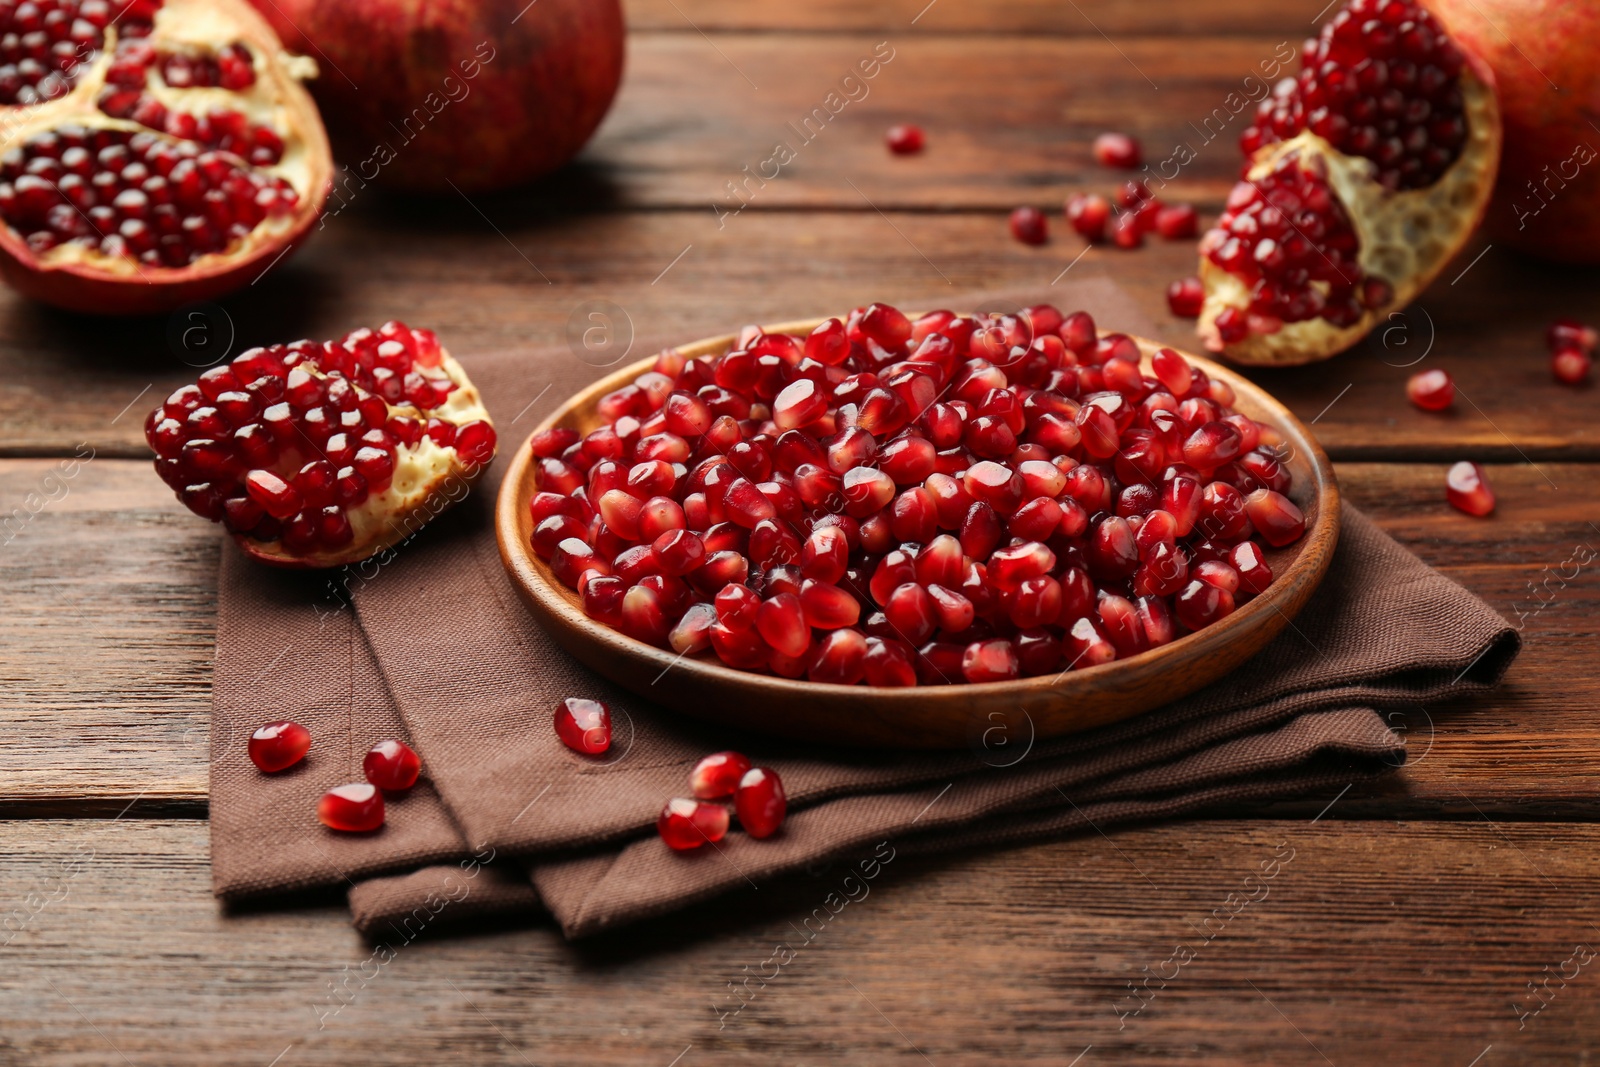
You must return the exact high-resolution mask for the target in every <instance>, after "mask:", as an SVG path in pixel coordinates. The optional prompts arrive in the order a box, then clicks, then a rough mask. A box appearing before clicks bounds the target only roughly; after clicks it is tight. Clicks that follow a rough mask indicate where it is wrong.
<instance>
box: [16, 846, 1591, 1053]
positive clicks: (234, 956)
mask: <svg viewBox="0 0 1600 1067" xmlns="http://www.w3.org/2000/svg"><path fill="white" fill-rule="evenodd" d="M0 846H3V847H0V872H3V873H0V885H3V886H4V887H5V899H4V902H3V906H4V907H5V908H6V909H7V912H8V913H11V914H14V915H20V916H21V918H20V919H19V918H16V917H13V918H12V919H11V920H10V925H11V927H12V928H13V929H14V933H11V932H8V934H7V937H9V939H10V943H9V944H7V945H6V946H5V948H4V949H3V951H4V953H5V957H4V958H5V961H6V966H5V967H4V968H0V991H3V996H0V1033H3V1035H4V1037H3V1039H0V1057H3V1062H7V1063H18V1064H21V1063H27V1064H30V1065H33V1064H37V1065H41V1067H43V1065H48V1067H58V1065H60V1067H65V1065H93V1067H102V1065H104V1064H107V1063H121V1062H127V1063H130V1064H139V1065H143V1064H162V1065H183V1064H197V1065H198V1064H204V1065H210V1064H216V1063H240V1064H256V1065H263V1064H267V1063H271V1062H274V1057H281V1058H280V1059H278V1060H277V1061H276V1062H278V1063H279V1064H281V1065H283V1067H299V1065H312V1064H342V1063H350V1062H362V1063H376V1064H400V1063H443V1062H455V1061H456V1060H458V1059H472V1060H474V1061H475V1062H476V1061H483V1062H495V1063H538V1064H541V1065H552V1067H554V1065H566V1064H612V1063H617V1064H621V1063H628V1064H639V1063H646V1064H663V1065H664V1064H668V1063H671V1062H674V1057H679V1059H678V1060H677V1061H676V1062H678V1063H681V1064H754V1063H776V1062H782V1063H797V1062H798V1063H821V1062H826V1063H838V1064H852V1065H853V1064H872V1065H877V1064H883V1063H891V1062H892V1063H907V1064H911V1063H924V1062H931V1063H937V1064H941V1065H946V1064H951V1065H966V1064H974V1065H975V1064H987V1063H994V1062H1004V1063H1018V1064H1046V1063H1048V1064H1054V1065H1062V1064H1067V1063H1070V1062H1072V1061H1073V1059H1074V1057H1077V1056H1080V1055H1081V1054H1083V1053H1084V1052H1085V1050H1086V1049H1090V1048H1091V1047H1092V1051H1089V1052H1088V1054H1087V1055H1085V1056H1084V1057H1083V1059H1082V1060H1081V1061H1080V1062H1081V1063H1082V1064H1084V1065H1088V1064H1093V1063H1130V1064H1131V1063H1139V1064H1148V1063H1163V1064H1202V1063H1205V1064H1209V1063H1219V1062H1226V1063H1238V1064H1274V1065H1276V1064H1283V1063H1320V1062H1323V1058H1324V1057H1325V1058H1326V1060H1327V1062H1330V1063H1337V1064H1352V1063H1371V1062H1391V1063H1405V1064H1415V1065H1419V1067H1431V1065H1434V1064H1438V1065H1442V1067H1443V1065H1447V1067H1464V1065H1466V1064H1468V1063H1471V1062H1473V1060H1474V1057H1479V1056H1484V1053H1485V1052H1486V1050H1489V1049H1491V1047H1492V1051H1491V1052H1489V1054H1488V1055H1487V1056H1484V1058H1483V1059H1482V1060H1481V1061H1480V1062H1482V1063H1485V1064H1492V1063H1514V1062H1524V1063H1525V1062H1550V1063H1555V1062H1564V1063H1571V1062H1578V1061H1581V1059H1582V1058H1583V1057H1584V1055H1585V1054H1586V1053H1587V1051H1588V1050H1589V1049H1591V1048H1592V1045H1593V1040H1594V1038H1593V1027H1592V1025H1591V1023H1592V1020H1593V1017H1594V1013H1595V1011H1596V1010H1597V1005H1600V999H1597V992H1596V987H1595V983H1596V978H1595V975H1594V973H1593V972H1594V967H1593V965H1592V962H1593V954H1594V952H1595V948H1594V945H1595V942H1596V938H1597V936H1600V935H1597V933H1596V928H1595V926H1594V925H1593V924H1592V922H1591V921H1590V919H1589V916H1588V913H1589V911H1590V910H1592V909H1591V904H1592V898H1593V894H1592V888H1593V886H1592V881H1593V872H1594V868H1595V864H1596V863H1597V862H1600V829H1597V828H1596V827H1593V826H1583V825H1574V824H1542V823H1484V822H1482V821H1481V820H1480V821H1472V822H1467V821H1463V822H1455V823H1421V824H1418V823H1399V824H1391V823H1370V824H1349V823H1344V824H1340V823H1336V822H1332V821H1329V820H1323V821H1322V822H1319V823H1316V824H1312V823H1311V822H1310V821H1309V820H1305V819H1302V820H1295V821H1292V822H1270V823H1253V824H1239V823H1218V822H1195V823H1187V824H1179V825H1174V826H1166V827H1154V828H1147V829H1138V830H1124V831H1114V832H1112V833H1111V834H1110V836H1109V838H1106V837H1100V836H1097V835H1093V834H1091V835H1088V836H1086V837H1082V838H1078V839H1076V840H1072V841H1064V842H1059V843H1054V844H1048V845H1039V846H1032V847H1026V848H1015V849H1007V850H1003V851H1000V852H995V853H968V854H965V855H962V856H954V857H939V858H932V859H927V860H919V859H916V858H913V857H911V856H908V855H907V856H901V855H897V856H896V857H895V858H894V859H893V860H892V861H891V862H890V863H889V864H888V865H887V866H883V867H880V868H879V869H878V872H879V873H878V876H877V878H876V879H874V880H873V881H871V882H868V883H862V882H860V881H859V880H857V881H853V882H850V883H846V882H845V876H846V875H847V874H848V873H849V872H850V870H851V869H852V867H853V858H851V859H846V860H845V861H844V862H841V863H837V864H833V865H826V866H820V867H819V868H818V869H817V870H816V871H815V872H813V874H812V875H811V876H809V877H808V876H806V875H800V876H797V877H795V878H793V879H790V880H788V881H784V882H777V883H770V884H764V885H762V886H760V888H759V891H758V892H745V893H742V894H738V895H734V896H731V897H727V898H724V899H722V900H719V901H716V902H714V903H712V904H710V905H706V906H702V907H699V908H696V909H693V910H691V911H689V912H687V913H685V914H683V915H681V916H677V917H674V918H673V919H672V920H671V921H667V922H659V923H656V924H654V925H651V926H647V927H645V928H643V929H638V930H632V929H630V930H627V931H624V932H621V933H619V934H618V935H616V936H615V937H614V938H612V939H610V940H607V941H602V942H598V943H592V944H582V945H577V946H573V945H567V944H565V943H563V942H561V941H560V939H559V937H558V936H557V935H556V934H555V933H554V932H553V931H552V930H551V929H549V928H548V927H546V926H543V925H538V924H535V925H532V926H525V927H523V928H520V929H510V930H507V929H500V928H496V929H490V930H485V931H483V932H479V933H475V934H468V935H466V936H456V937H445V938H441V937H436V936H430V935H428V934H425V935H424V936H423V937H422V938H421V939H418V940H415V941H413V942H411V943H405V942H403V941H401V940H400V938H399V937H398V936H397V937H396V938H395V941H394V944H393V945H392V946H390V948H389V951H388V953H387V954H380V955H375V954H374V953H375V950H374V949H373V948H372V947H370V946H367V945H365V944H362V943H361V942H360V941H359V940H358V939H357V937H356V936H355V935H354V934H353V932H352V931H351V930H350V929H349V928H348V926H347V925H346V922H347V919H346V916H345V914H344V912H343V909H342V908H340V907H338V906H337V905H334V904H329V905H326V906H315V907H309V908H304V909H301V910H294V911H288V912H276V913H275V912H254V913H249V914H244V915H239V916H226V915H224V914H222V913H220V912H219V909H218V907H217V905H216V903H215V902H214V901H213V900H212V898H211V896H210V893H209V879H208V873H207V869H206V868H207V863H206V828H205V826H204V824H201V823H195V822H176V823H171V822H148V821H136V820H131V819H125V820H123V821H121V822H119V823H113V824H107V823H81V822H67V823H60V822H51V821H34V822H23V823H8V824H4V825H0ZM891 847H892V846H891ZM64 865H65V866H64ZM845 889H848V890H849V891H850V892H851V893H852V894H853V895H854V896H855V897H856V898H857V900H856V901H855V902H853V903H849V904H844V905H839V904H835V905H834V906H835V907H837V908H839V909H840V910H839V913H838V914H837V915H832V914H831V913H830V912H829V911H828V909H827V905H826V904H825V903H824V902H825V901H827V900H829V899H830V898H829V894H830V893H831V894H837V895H836V896H834V897H833V898H831V899H832V900H834V901H838V900H840V899H842V898H843V895H844V890H845ZM30 895H31V896H32V898H33V903H32V904H30V903H28V898H29V897H30ZM41 902H42V904H41ZM448 916H449V913H448V912H444V913H441V916H440V920H441V921H443V920H446V919H448ZM808 916H814V917H813V918H812V919H811V922H810V924H809V926H808V927H804V928H803V927H802V925H801V924H802V923H803V922H804V921H805V920H806V919H807V917H808ZM823 917H826V918H825V919H824V918H823ZM0 921H6V920H4V919H0ZM805 929H810V930H813V931H815V932H814V933H812V934H811V941H810V943H809V944H802V941H803V940H804V938H805V933H804V930H805ZM779 944H786V945H789V946H790V947H791V948H797V949H798V951H797V952H795V953H794V955H793V958H792V959H788V960H787V962H785V963H784V964H783V965H781V966H780V965H779V964H778V963H777V962H776V959H775V952H776V950H777V949H776V946H778V945H779ZM1575 946H1582V947H1580V948H1578V949H1577V950H1576V951H1577V953H1578V955H1577V956H1576V958H1574V951H1575ZM1180 953H1181V954H1180ZM380 961H381V962H380ZM768 961H773V962H768ZM1179 961H1181V962H1179ZM1585 962H1587V963H1588V964H1589V965H1588V966H1584V963H1585ZM763 974H765V975H766V976H767V977H766V979H765V982H763V979H762V978H761V975H763ZM1558 974H1565V975H1567V976H1569V977H1568V980H1567V981H1566V982H1565V984H1564V985H1563V983H1562V980H1561V978H1560V977H1558ZM1147 976H1148V984H1146V982H1147ZM747 977H748V978H749V979H750V980H749V982H748V985H747V986H745V988H746V989H747V990H748V991H749V992H747V993H745V994H744V997H743V998H738V997H735V995H734V994H733V992H732V991H730V988H729V983H742V982H744V981H745V979H746V978H747ZM1547 977H1548V978H1549V982H1548V986H1546V985H1545V984H1544V982H1545V980H1546V978H1547ZM1530 982H1532V983H1537V990H1538V997H1539V998H1542V1000H1541V999H1536V996H1535V993H1534V992H1532V991H1530V988H1529V983H1530ZM1130 983H1134V984H1136V985H1137V986H1138V988H1139V991H1140V994H1141V996H1142V998H1143V999H1142V1000H1141V999H1138V998H1135V996H1134V994H1133V993H1131V992H1130V988H1129V984H1130ZM336 990H337V993H336V992H335V991H336ZM975 994H976V995H975ZM741 1003H744V1007H743V1008H742V1010H740V1011H738V1012H735V1011H734V1009H735V1008H736V1007H738V1006H739V1005H740V1004H741ZM1141 1004H1142V1008H1141V1010H1140V1011H1139V1012H1138V1014H1132V1011H1133V1009H1134V1008H1135V1007H1139V1006H1140V1005H1141ZM1534 1008H1540V1009H1541V1010H1539V1011H1538V1013H1537V1014H1534V1013H1533V1009H1534ZM336 1009H337V1010H336ZM719 1012H721V1013H724V1014H721V1015H720V1016H719ZM1122 1013H1127V1014H1122ZM1519 1025H1520V1027H1521V1028H1520V1029H1519Z"/></svg>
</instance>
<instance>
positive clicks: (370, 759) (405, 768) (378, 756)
mask: <svg viewBox="0 0 1600 1067" xmlns="http://www.w3.org/2000/svg"><path fill="white" fill-rule="evenodd" d="M361 771H362V773H363V774H365V775H366V776H367V781H369V782H371V783H372V784H373V785H375V786H377V787H378V788H379V789H386V790H389V791H391V792H395V793H398V792H402V791H404V790H407V789H410V788H411V787H412V786H414V785H416V784H417V776H418V775H419V774H421V773H422V757H420V756H418V755H417V753H416V751H415V750H414V749H412V747H411V746H410V745H408V744H406V743H405V742H404V741H392V740H391V741H379V742H378V743H377V744H376V745H373V746H372V748H370V749H369V750H368V751H367V754H366V756H365V757H364V758H363V759H362V761H361Z"/></svg>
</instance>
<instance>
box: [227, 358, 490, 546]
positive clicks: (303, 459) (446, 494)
mask: <svg viewBox="0 0 1600 1067" xmlns="http://www.w3.org/2000/svg"><path fill="white" fill-rule="evenodd" d="M300 366H302V367H304V368H305V369H306V370H307V371H308V372H310V373H311V374H312V375H313V376H314V377H317V378H320V379H322V380H324V381H327V380H328V379H329V376H328V375H326V374H324V373H322V371H321V369H320V368H313V367H311V366H308V365H306V364H300ZM414 369H415V370H416V371H417V372H418V373H420V374H422V375H423V377H425V378H429V379H432V380H439V379H442V378H446V377H448V378H449V379H450V380H451V381H453V382H455V383H456V388H455V389H452V390H451V391H450V395H449V396H448V397H446V398H445V402H444V403H443V404H440V405H439V406H438V407H435V408H428V409H426V410H424V409H421V408H418V407H417V406H416V405H415V404H411V403H405V402H402V403H399V404H390V405H389V418H394V417H395V416H397V415H407V416H410V417H411V418H420V419H421V420H422V421H423V422H427V420H428V419H430V418H436V419H443V420H445V421H446V422H451V423H454V424H455V425H456V426H457V427H460V426H464V425H466V424H467V423H469V422H476V421H482V422H486V423H489V425H491V426H493V425H494V422H493V420H492V419H490V418H489V412H488V410H487V409H486V408H485V407H484V406H483V399H482V398H481V397H480V396H479V395H478V390H477V387H476V386H474V385H473V384H472V380H471V379H469V378H468V377H467V372H466V371H465V370H464V369H462V366H461V364H459V363H457V362H456V361H455V360H454V359H453V358H451V356H450V353H449V352H446V351H444V350H443V349H441V350H440V358H439V366H438V367H436V368H429V367H424V366H423V365H422V364H421V363H418V364H417V365H416V366H415V368H414ZM350 384H352V385H355V386H356V388H357V389H360V390H361V393H362V394H363V395H368V396H370V395H376V394H373V393H370V392H369V391H368V390H367V389H365V388H362V387H361V386H360V385H357V384H356V383H355V382H354V381H352V382H351V383H350ZM321 458H322V455H321V453H319V452H316V451H314V450H313V451H307V452H303V453H302V452H300V451H299V450H298V449H297V450H295V451H294V452H292V453H291V452H286V453H285V454H284V455H283V456H280V457H279V458H278V461H277V462H275V463H274V464H273V465H272V466H271V467H270V468H268V469H270V470H272V471H273V472H274V473H276V474H278V475H279V476H281V477H282V478H283V479H284V480H285V481H289V482H292V481H293V480H294V474H295V472H296V471H297V470H299V469H300V467H301V466H303V465H304V464H306V463H308V462H310V461H312V460H315V459H321ZM486 467H488V464H487V463H484V464H482V465H480V466H469V465H468V464H467V463H465V462H463V461H462V459H461V456H460V455H459V454H458V453H457V452H456V450H455V449H454V448H445V447H443V446H441V445H439V444H437V443H436V442H435V441H434V440H433V439H432V438H430V437H428V436H427V435H426V434H424V435H423V436H422V439H421V440H419V441H418V442H417V443H416V444H415V445H406V444H404V443H397V444H396V446H395V453H394V478H393V480H391V481H390V483H389V487H388V488H387V489H385V490H384V491H383V492H381V493H369V494H368V496H367V499H366V500H364V501H362V502H361V503H360V504H358V505H357V506H355V507H353V508H347V509H345V517H346V518H347V519H348V520H349V522H350V532H351V533H352V535H353V537H352V540H351V541H350V543H349V544H348V545H345V546H343V547H341V548H338V549H331V550H330V549H316V550H313V551H309V552H293V551H291V550H289V549H287V548H285V547H284V546H283V543H282V542H281V541H258V540H256V539H255V538H253V537H250V536H249V535H248V534H238V533H236V534H234V535H233V539H234V540H235V541H237V542H238V544H239V547H240V548H242V549H244V551H245V552H246V553H247V554H248V555H250V556H253V557H254V558H256V559H258V560H261V561H262V562H264V563H272V564H276V565H278V566H284V567H312V568H316V567H339V566H343V565H345V564H348V563H358V562H360V561H361V560H364V559H368V558H370V557H372V556H374V555H376V554H378V553H379V552H382V551H383V550H384V549H386V548H392V547H393V546H395V545H397V544H399V543H400V542H401V541H404V540H405V539H406V538H408V537H410V536H411V535H412V534H414V533H416V532H417V531H418V530H420V529H422V527H423V526H425V525H427V523H428V522H430V521H431V520H433V519H434V518H437V517H438V516H439V515H440V514H442V513H443V512H444V511H445V510H447V509H448V508H450V507H452V506H454V505H455V504H457V503H460V501H461V500H462V498H464V497H465V496H466V490H467V488H468V487H469V486H470V485H471V484H472V482H474V481H475V480H477V478H478V476H479V475H480V474H482V473H483V471H484V469H485V468H486ZM452 482H453V483H454V484H455V485H459V486H460V487H461V491H460V492H454V491H452V490H451V488H450V487H451V483H452Z"/></svg>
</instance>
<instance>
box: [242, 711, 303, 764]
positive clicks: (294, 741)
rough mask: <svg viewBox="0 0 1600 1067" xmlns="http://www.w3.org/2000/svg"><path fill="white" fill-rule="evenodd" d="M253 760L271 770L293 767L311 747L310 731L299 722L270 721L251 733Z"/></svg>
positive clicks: (252, 761)
mask: <svg viewBox="0 0 1600 1067" xmlns="http://www.w3.org/2000/svg"><path fill="white" fill-rule="evenodd" d="M249 749H250V762H251V763H254V764H255V765H256V766H257V767H259V768H260V769H261V770H263V771H265V772H266V773H268V774H275V773H277V772H278V771H281V770H285V769H287V768H289V767H293V766H294V765H295V764H296V763H299V762H300V761H301V760H303V759H305V756H306V753H307V752H308V751H310V749H311V731H310V730H307V729H306V728H305V727H304V726H301V725H300V724H299V723H297V722H288V721H286V720H284V721H279V722H269V723H267V724H266V725H265V726H261V727H258V728H257V729H256V732H255V733H253V734H251V735H250V745H249Z"/></svg>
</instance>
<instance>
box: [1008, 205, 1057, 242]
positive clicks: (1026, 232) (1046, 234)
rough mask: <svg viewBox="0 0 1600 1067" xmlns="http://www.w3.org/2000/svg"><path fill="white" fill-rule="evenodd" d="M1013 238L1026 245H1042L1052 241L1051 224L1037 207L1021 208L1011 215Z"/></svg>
mask: <svg viewBox="0 0 1600 1067" xmlns="http://www.w3.org/2000/svg"><path fill="white" fill-rule="evenodd" d="M1011 236H1013V237H1015V238H1016V239H1017V240H1019V241H1021V242H1022V243H1023V244H1025V245H1042V244H1044V243H1045V242H1046V241H1048V240H1049V239H1050V224H1049V223H1048V222H1047V221H1045V217H1044V213H1043V212H1041V211H1040V210H1039V209H1038V208H1036V207H1019V208H1017V209H1016V210H1015V211H1013V212H1012V213H1011Z"/></svg>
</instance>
